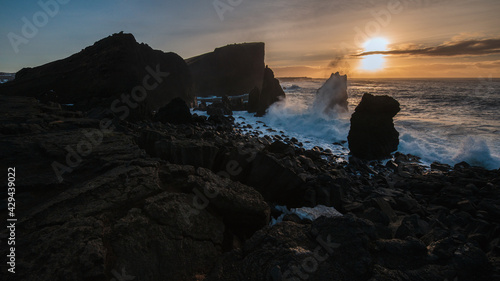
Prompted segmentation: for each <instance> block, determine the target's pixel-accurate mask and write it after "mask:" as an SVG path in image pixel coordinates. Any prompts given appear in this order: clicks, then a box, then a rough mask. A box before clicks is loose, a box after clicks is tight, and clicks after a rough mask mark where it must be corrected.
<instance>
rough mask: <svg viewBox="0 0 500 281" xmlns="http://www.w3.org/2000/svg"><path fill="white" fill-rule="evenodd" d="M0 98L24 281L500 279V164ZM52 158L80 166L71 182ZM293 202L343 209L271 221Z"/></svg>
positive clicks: (222, 120)
mask: <svg viewBox="0 0 500 281" xmlns="http://www.w3.org/2000/svg"><path fill="white" fill-rule="evenodd" d="M0 108H1V110H0V112H2V114H1V116H0V133H1V134H2V139H1V141H0V142H1V146H0V147H1V150H0V154H1V158H2V160H3V161H2V169H4V170H6V169H7V166H14V165H15V166H16V171H17V179H16V186H17V189H16V200H17V203H18V204H17V205H16V210H17V217H18V219H19V222H18V225H17V229H16V232H17V237H16V243H17V244H16V253H17V254H16V275H15V277H16V278H18V280H31V279H33V278H34V276H36V278H37V280H112V279H113V278H115V279H116V280H119V279H117V278H119V277H117V275H118V276H125V275H126V276H130V278H132V277H133V278H135V279H130V280H272V281H278V280H496V279H498V278H500V260H499V257H500V244H499V243H500V238H499V236H500V235H499V234H500V233H499V231H500V228H499V223H500V219H499V218H500V195H499V194H500V193H499V187H500V171H499V170H485V169H483V168H479V167H470V166H469V165H468V164H467V163H460V164H457V165H455V167H449V166H447V165H443V164H438V163H435V164H433V165H432V166H431V169H429V168H426V167H423V166H421V165H419V164H418V162H417V161H415V159H414V158H413V157H412V156H411V155H402V154H398V153H397V154H396V155H395V156H394V160H391V161H389V162H387V164H386V165H382V164H381V163H382V162H379V161H365V160H360V159H356V158H351V159H350V161H349V162H338V161H335V160H336V159H337V156H335V155H333V154H332V153H331V152H330V151H328V150H323V149H322V148H319V147H316V148H314V149H311V150H306V149H304V148H301V147H300V145H299V144H298V143H297V142H296V140H294V139H293V138H287V137H286V136H285V137H283V136H276V137H269V136H267V137H262V138H259V137H256V136H254V135H251V134H245V133H243V132H242V130H241V129H240V128H238V127H237V126H235V125H234V120H233V119H232V118H231V117H224V116H221V115H213V116H211V117H209V118H206V117H203V116H196V115H193V116H192V117H191V118H190V120H187V121H179V122H170V123H169V122H166V123H165V122H161V121H159V120H157V121H127V120H120V119H119V118H114V119H112V121H111V123H110V125H109V126H108V129H107V130H102V122H101V121H102V119H99V118H96V116H95V115H93V113H92V111H90V112H85V111H77V110H75V109H73V108H71V107H65V106H63V105H60V104H57V103H53V102H46V103H42V102H40V101H38V100H36V99H35V98H29V97H13V96H0ZM173 123H178V124H173ZM100 133H101V134H102V138H101V135H100ZM82 140H84V141H82ZM92 140H93V141H92ZM87 143H88V144H90V145H87V147H84V146H85V145H84V144H87ZM79 144H80V145H79ZM89 146H90V148H89ZM71 150H72V151H74V152H76V153H78V152H85V153H78V155H80V158H81V159H78V157H77V156H78V155H76V154H74V153H73V154H72V153H71ZM71 161H72V163H69V162H71ZM54 162H58V163H60V164H62V165H67V167H68V168H69V169H68V170H61V169H60V170H59V172H60V173H61V174H60V175H61V178H62V181H60V178H59V177H58V176H57V172H55V170H54ZM70 164H71V165H70ZM56 171H57V170H56ZM6 197H7V194H5V193H2V200H4V201H5V198H6ZM282 205H285V206H287V207H289V208H293V207H315V206H319V205H322V206H327V207H334V208H335V209H336V210H338V211H340V212H341V213H342V214H343V216H333V217H321V218H318V219H316V220H314V221H311V220H308V219H301V218H299V217H298V216H296V215H293V214H292V215H290V214H289V215H286V216H284V218H283V222H280V223H277V224H275V225H273V226H271V225H270V221H271V218H277V217H278V216H280V215H281V212H280V211H279V208H277V207H276V206H282ZM6 213H7V210H6V209H5V208H4V209H2V214H4V216H5V215H6ZM7 237H8V233H7V231H5V230H3V231H2V232H1V241H0V242H1V243H2V244H3V245H5V244H6V243H7V242H6V239H7ZM2 249H5V248H3V247H2ZM7 254H8V253H7V252H6V250H2V255H3V256H4V257H5V256H6V255H7ZM4 267H5V264H4ZM124 274H125V275H124Z"/></svg>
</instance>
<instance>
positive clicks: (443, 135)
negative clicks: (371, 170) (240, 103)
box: [235, 78, 500, 169]
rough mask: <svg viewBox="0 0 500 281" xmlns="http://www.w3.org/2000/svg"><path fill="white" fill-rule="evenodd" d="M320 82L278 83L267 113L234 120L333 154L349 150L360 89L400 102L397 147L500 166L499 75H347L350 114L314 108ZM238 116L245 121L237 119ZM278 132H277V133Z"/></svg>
mask: <svg viewBox="0 0 500 281" xmlns="http://www.w3.org/2000/svg"><path fill="white" fill-rule="evenodd" d="M323 83H324V80H294V81H281V85H282V86H283V87H284V88H286V89H285V92H286V94H287V97H286V99H285V100H284V101H282V102H280V103H277V104H275V105H273V106H272V107H271V108H270V109H269V111H268V113H267V114H266V116H264V117H262V118H257V117H253V115H252V114H249V113H246V112H235V117H236V122H239V123H242V122H245V124H251V125H252V127H253V130H255V129H257V130H259V131H262V134H268V135H274V134H277V133H276V132H267V131H266V130H267V129H268V127H264V126H263V124H262V123H257V121H261V122H264V123H265V124H266V125H267V126H269V127H271V128H273V129H274V130H276V131H278V132H279V131H283V132H284V133H285V135H287V136H290V137H295V138H297V139H298V140H299V141H301V142H302V143H303V144H304V146H305V147H306V148H311V147H313V146H321V147H323V148H325V149H326V148H328V149H331V150H332V151H334V152H335V153H336V154H338V155H342V156H346V155H347V154H348V153H349V150H348V144H347V143H345V144H344V145H343V146H341V145H339V143H342V142H346V141H347V135H348V133H349V126H350V123H349V119H350V116H351V114H352V112H353V111H354V109H355V107H356V105H357V104H358V103H359V101H360V100H361V97H362V95H363V93H367V92H368V93H373V94H375V95H389V96H392V97H394V98H395V99H396V100H398V101H399V103H400V104H401V111H400V112H399V113H398V115H397V116H396V117H395V120H394V121H395V126H396V129H397V130H398V131H399V133H400V144H399V150H398V151H400V152H402V153H406V154H413V155H416V156H419V157H421V159H422V162H423V163H424V164H430V163H432V162H434V161H438V162H441V163H447V164H451V165H453V164H456V163H458V162H461V161H467V162H468V163H470V164H473V165H480V166H483V167H486V168H489V169H497V168H500V115H499V108H500V80H499V79H489V78H488V79H486V78H485V79H420V80H419V79H412V80H404V79H376V80H360V79H351V80H350V81H349V85H348V94H349V112H348V113H346V114H342V115H337V116H324V115H323V114H321V113H318V112H313V110H312V104H313V101H314V97H315V95H316V91H317V89H318V88H319V87H321V85H322V84H323ZM239 117H243V118H245V119H242V118H239ZM278 134H279V133H278Z"/></svg>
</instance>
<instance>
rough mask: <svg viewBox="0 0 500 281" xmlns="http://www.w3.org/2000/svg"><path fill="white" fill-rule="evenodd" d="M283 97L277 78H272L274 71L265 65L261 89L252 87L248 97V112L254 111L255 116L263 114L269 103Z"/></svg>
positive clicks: (283, 93)
mask: <svg viewBox="0 0 500 281" xmlns="http://www.w3.org/2000/svg"><path fill="white" fill-rule="evenodd" d="M283 98H285V92H284V91H283V88H281V85H280V82H279V80H278V79H276V78H274V72H273V71H272V70H271V69H270V68H269V67H267V66H266V69H265V71H264V82H263V84H262V90H259V89H258V88H254V89H253V90H252V91H251V92H250V95H249V97H248V112H250V113H254V112H256V113H257V116H263V115H264V114H266V110H267V109H268V108H269V106H271V104H273V103H275V102H277V101H279V100H281V99H283Z"/></svg>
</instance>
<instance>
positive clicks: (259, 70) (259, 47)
mask: <svg viewBox="0 0 500 281" xmlns="http://www.w3.org/2000/svg"><path fill="white" fill-rule="evenodd" d="M186 62H187V64H188V66H189V69H190V71H191V74H192V77H193V84H194V85H193V86H194V94H195V95H196V96H224V95H227V96H237V95H243V94H248V93H249V92H250V91H251V90H252V89H253V88H254V87H257V88H259V89H261V88H262V81H263V80H262V79H263V77H264V43H244V44H233V45H228V46H225V47H221V48H217V49H215V50H214V51H213V52H211V53H207V54H203V55H200V56H196V57H193V58H189V59H186Z"/></svg>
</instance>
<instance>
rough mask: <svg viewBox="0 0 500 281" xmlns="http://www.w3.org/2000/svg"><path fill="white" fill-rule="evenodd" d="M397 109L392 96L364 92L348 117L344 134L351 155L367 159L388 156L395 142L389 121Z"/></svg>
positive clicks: (396, 132) (394, 130) (392, 124)
mask: <svg viewBox="0 0 500 281" xmlns="http://www.w3.org/2000/svg"><path fill="white" fill-rule="evenodd" d="M399 110H400V108H399V102H398V101H396V100H395V99H393V98H392V97H389V96H374V95H371V94H364V95H363V98H362V99H361V102H360V103H359V105H358V106H357V107H356V110H355V112H354V113H353V114H352V117H351V129H350V131H349V135H348V137H347V139H348V141H349V149H350V150H351V154H352V155H353V156H356V157H358V158H362V159H368V160H374V159H384V158H389V157H390V154H391V153H392V152H393V151H396V150H397V149H398V145H399V133H398V131H396V129H395V128H394V123H393V120H392V118H393V117H394V116H395V115H396V114H397V113H398V112H399Z"/></svg>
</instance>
